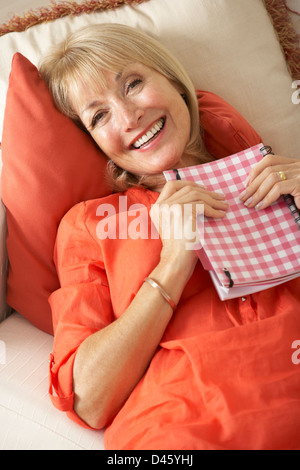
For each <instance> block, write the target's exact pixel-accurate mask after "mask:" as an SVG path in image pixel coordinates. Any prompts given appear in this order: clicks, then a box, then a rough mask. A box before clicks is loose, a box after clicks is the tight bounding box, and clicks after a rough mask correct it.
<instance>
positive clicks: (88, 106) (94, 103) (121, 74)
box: [81, 70, 124, 115]
mask: <svg viewBox="0 0 300 470" xmlns="http://www.w3.org/2000/svg"><path fill="white" fill-rule="evenodd" d="M123 73H124V70H122V71H121V72H119V73H118V74H117V75H116V77H115V82H116V83H117V82H119V81H120V79H121V78H122V76H123ZM99 104H101V101H99V100H93V101H91V102H90V103H89V104H88V105H87V106H86V107H85V108H84V109H83V111H82V112H81V115H83V114H84V113H86V112H87V111H89V110H90V109H92V108H95V107H97V106H99Z"/></svg>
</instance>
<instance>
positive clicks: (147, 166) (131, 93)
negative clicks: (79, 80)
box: [71, 64, 191, 175]
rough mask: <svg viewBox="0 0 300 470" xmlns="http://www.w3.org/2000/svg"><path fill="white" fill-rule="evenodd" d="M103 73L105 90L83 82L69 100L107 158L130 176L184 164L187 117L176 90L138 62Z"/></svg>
mask: <svg viewBox="0 0 300 470" xmlns="http://www.w3.org/2000/svg"><path fill="white" fill-rule="evenodd" d="M104 77H105V80H106V86H105V87H104V88H101V87H100V86H99V90H94V87H90V88H89V87H87V86H86V84H82V85H81V86H80V87H79V93H78V94H77V96H71V102H72V105H73V109H74V110H75V111H76V113H77V114H78V116H79V117H80V119H81V121H82V123H83V124H84V126H85V127H86V128H87V130H88V131H89V132H90V134H91V136H92V137H93V139H94V140H95V142H96V143H97V144H98V145H99V147H100V148H101V149H102V151H103V152H104V153H105V154H106V155H107V156H108V158H110V159H111V160H112V161H113V162H114V163H115V164H116V165H118V166H120V167H121V168H123V169H124V170H127V171H129V172H130V173H133V174H135V175H158V174H161V173H162V171H164V170H167V169H171V168H179V167H182V166H185V154H184V152H185V148H186V146H187V144H188V141H189V138H190V132H191V119H190V113H189V110H188V107H187V105H186V103H185V101H184V99H183V98H182V96H181V94H180V90H178V89H177V88H176V87H175V85H173V83H171V82H170V81H169V80H168V79H167V78H165V77H164V76H163V75H161V74H160V73H158V72H156V71H154V70H153V69H151V68H149V67H146V66H144V65H142V64H131V65H129V66H127V67H125V69H123V70H122V71H120V73H114V72H104Z"/></svg>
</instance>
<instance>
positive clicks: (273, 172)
mask: <svg viewBox="0 0 300 470" xmlns="http://www.w3.org/2000/svg"><path fill="white" fill-rule="evenodd" d="M283 194H290V195H291V196H293V197H294V199H295V204H296V206H297V207H298V209H300V160H295V159H293V158H286V157H279V156H277V155H267V156H266V157H265V158H263V160H262V161H261V162H260V163H258V164H257V165H255V167H253V169H252V170H251V172H250V174H249V177H248V179H247V181H246V190H245V191H243V192H242V194H241V195H240V199H241V201H243V202H244V203H245V205H246V206H247V207H255V208H256V209H257V210H259V209H266V208H267V207H268V206H270V205H271V204H272V203H273V202H275V201H277V199H279V197H280V196H281V195H283Z"/></svg>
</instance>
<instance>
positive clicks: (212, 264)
mask: <svg viewBox="0 0 300 470" xmlns="http://www.w3.org/2000/svg"><path fill="white" fill-rule="evenodd" d="M262 147H263V144H260V145H256V146H254V147H251V148H250V149H247V150H245V151H243V152H240V153H237V154H235V155H232V156H230V157H226V158H224V159H222V160H217V161H214V162H211V163H206V164H203V165H198V166H194V167H189V168H182V169H180V170H177V171H175V170H170V171H166V172H165V173H164V174H165V178H166V180H167V181H170V180H176V179H184V180H189V181H194V182H196V183H199V184H201V185H203V186H206V187H207V189H208V190H210V191H215V192H223V193H224V194H225V195H226V198H227V202H228V203H229V204H230V208H229V209H228V211H227V214H226V216H225V218H224V219H212V218H206V217H205V218H204V239H201V240H200V242H201V245H202V249H201V250H199V252H198V253H199V258H200V260H201V261H202V264H203V266H204V267H205V269H208V270H209V271H211V274H212V277H213V280H214V282H215V284H216V283H217V284H219V285H220V286H221V287H222V286H223V287H225V288H227V289H229V290H230V288H233V287H235V288H236V287H239V286H260V288H256V289H252V292H256V291H258V290H263V289H264V288H267V287H264V286H266V285H268V287H270V284H273V285H275V284H276V283H277V284H280V283H282V282H285V281H287V280H290V279H292V278H295V277H297V276H300V230H299V228H298V225H297V223H296V222H295V219H294V218H293V216H292V213H291V207H288V205H287V203H286V201H285V200H284V198H283V197H282V198H280V200H279V201H277V202H276V203H274V204H273V205H272V206H271V207H269V208H267V209H265V210H262V211H257V210H256V209H255V208H250V209H249V208H247V207H246V206H245V205H244V203H243V202H241V201H240V199H239V195H240V194H241V193H242V191H243V190H244V189H245V181H246V179H247V176H248V175H249V173H250V170H251V168H252V167H253V166H254V165H255V164H257V163H258V162H259V161H260V160H261V159H262V158H263V154H262V152H261V149H262ZM200 232H203V230H202V231H200ZM274 283H275V284H274ZM250 292H251V290H250ZM236 296H238V295H236ZM232 297H235V296H234V295H232V296H231V298H232Z"/></svg>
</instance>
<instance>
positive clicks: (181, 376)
mask: <svg viewBox="0 0 300 470" xmlns="http://www.w3.org/2000/svg"><path fill="white" fill-rule="evenodd" d="M40 72H41V75H42V77H43V78H44V80H45V81H46V83H47V84H48V86H49V88H50V90H51V92H52V94H53V97H54V100H55V102H56V105H57V107H58V108H59V109H60V110H61V111H62V112H63V113H64V114H66V115H67V116H69V117H71V118H72V119H73V120H74V121H75V122H76V123H77V124H78V125H79V126H80V127H82V128H83V129H84V130H85V131H87V132H89V133H90V135H91V137H92V138H93V139H94V140H95V142H96V143H97V144H98V145H99V147H100V148H101V149H102V151H103V152H104V153H105V154H106V155H107V157H108V159H109V164H108V170H109V174H110V177H111V178H113V180H114V183H115V186H116V188H117V189H119V190H122V191H125V192H123V193H122V194H121V195H120V194H113V195H112V196H110V197H108V198H105V199H104V200H101V201H100V200H98V201H89V202H86V203H82V204H79V205H78V206H76V207H75V208H73V209H72V210H71V211H70V213H69V214H67V216H66V217H65V218H64V220H63V222H62V224H61V227H60V229H59V233H58V239H57V250H56V265H57V270H58V273H59V277H60V281H61V289H60V290H59V291H57V292H55V293H54V294H53V295H52V296H51V299H50V303H51V306H52V311H53V318H54V326H55V345H54V351H53V363H52V364H51V383H52V387H53V388H54V390H55V393H56V394H57V396H56V397H53V402H54V403H55V404H56V405H57V406H58V407H59V408H60V409H62V410H63V411H66V412H68V414H69V416H70V417H71V418H72V419H74V420H75V421H77V422H79V423H80V424H82V425H84V426H89V427H92V428H94V429H101V428H103V427H105V426H107V425H109V424H111V423H112V424H111V425H110V427H109V428H108V430H107V431H106V446H107V448H114V449H117V448H127V449H134V448H135V449H142V448H150V449H151V448H153V449H157V448H162V449H167V448H168V449H172V448H173V449H179V448H180V449H181V448H190V449H211V448H243V447H245V446H246V447H247V446H248V447H249V448H268V447H273V448H276V447H278V448H280V447H285V446H292V448H293V447H296V446H297V445H298V446H299V447H300V445H299V442H298V441H299V439H298V438H294V437H293V435H294V434H293V433H294V432H295V430H296V431H297V432H296V435H297V433H298V436H299V433H300V427H299V426H300V425H299V423H300V419H299V418H300V397H299V394H298V395H297V394H296V393H295V383H298V384H299V369H297V368H295V366H294V364H291V360H290V358H291V349H290V348H291V344H292V342H293V340H296V339H299V338H297V337H295V335H296V336H297V334H298V336H300V331H299V326H300V325H299V318H298V316H297V312H298V313H299V311H300V300H299V295H298V291H297V288H298V289H299V280H296V281H294V282H291V283H287V284H285V285H284V286H283V287H280V288H278V289H271V290H269V291H265V292H262V293H259V294H254V295H253V296H249V297H248V298H246V299H234V300H231V301H228V302H221V301H220V300H219V299H218V297H217V294H216V292H215V290H214V288H213V286H212V284H211V281H210V278H209V276H208V274H207V273H206V272H205V271H204V270H203V269H202V267H201V265H200V263H198V258H197V255H196V253H195V251H193V250H187V249H186V243H187V241H190V239H189V240H188V238H189V237H188V236H186V238H184V237H182V238H178V237H175V236H174V235H173V234H174V227H175V224H176V220H177V218H176V216H172V209H173V208H174V206H176V207H177V209H178V207H179V208H180V210H181V211H182V212H183V211H184V207H185V206H186V205H187V204H189V205H192V207H193V209H194V210H193V215H192V218H193V223H195V218H196V214H197V210H196V209H197V204H202V205H204V213H205V215H206V216H207V217H214V218H222V217H224V215H225V214H226V211H227V210H228V204H227V202H226V201H225V198H224V196H223V195H220V194H218V193H212V192H209V191H207V190H206V189H205V188H203V187H199V186H197V185H195V184H192V183H188V182H183V181H177V182H175V183H168V184H165V180H164V177H163V175H162V172H163V171H164V170H167V169H175V168H180V167H185V166H190V165H193V164H196V163H203V162H208V161H210V160H212V157H211V156H210V155H209V154H208V152H207V151H206V150H205V148H204V145H203V142H202V139H201V134H200V127H199V113H198V106H197V99H196V95H195V91H194V89H193V85H192V83H191V81H190V79H189V78H188V76H187V74H186V73H185V71H184V70H183V68H182V67H181V66H180V64H179V63H178V62H177V61H176V60H175V59H174V58H173V57H172V56H171V55H170V54H169V53H168V52H167V51H165V49H164V48H162V47H161V46H160V45H159V44H158V43H157V42H156V41H154V40H152V39H151V38H149V37H148V36H145V35H144V34H141V33H139V32H137V31H136V30H134V29H131V28H128V27H125V26H120V25H102V26H93V27H88V28H84V29H83V30H81V31H79V32H77V33H75V34H74V35H72V36H70V38H69V39H68V40H67V41H66V42H65V43H64V44H63V45H61V46H59V47H57V48H56V49H55V50H54V51H53V52H52V53H51V54H49V56H47V57H46V58H45V60H44V61H43V63H42V65H41V67H40ZM279 172H283V173H279ZM279 174H280V175H284V178H282V179H281V178H279ZM246 183H247V185H246V186H247V187H246V190H245V192H244V193H243V194H242V195H241V199H242V200H243V201H244V202H245V204H247V205H248V206H249V207H254V206H256V207H257V209H258V210H259V209H262V208H265V207H267V206H268V205H270V204H271V203H272V202H274V201H275V200H276V199H277V198H278V197H279V196H280V195H281V194H285V193H290V194H292V195H293V196H294V197H295V201H296V204H297V206H298V207H299V208H300V164H299V161H297V160H293V159H290V158H284V157H272V158H268V157H267V158H265V159H264V160H263V162H262V163H260V164H259V165H257V166H256V167H255V168H254V169H253V170H252V172H251V174H250V175H249V178H248V181H247V182H246ZM124 196H126V198H127V199H126V203H127V207H129V208H130V207H134V206H133V205H134V204H137V203H139V204H142V205H143V207H144V208H145V212H146V213H145V214H144V215H145V217H144V219H143V220H144V222H145V224H146V226H147V228H148V229H149V227H150V225H151V224H148V222H149V221H150V219H151V222H152V223H154V225H155V227H156V228H157V230H158V232H159V234H160V238H159V237H151V236H148V237H146V236H145V237H140V238H137V239H133V237H130V236H128V233H126V236H121V230H124V227H125V230H127V229H128V227H129V226H130V223H131V222H134V221H135V220H136V215H135V212H134V211H130V210H129V211H125V212H124V211H123V210H121V209H120V200H121V199H120V198H121V197H124ZM122 201H123V199H122ZM108 206H109V207H113V208H114V211H112V215H111V217H110V218H108V217H106V216H107V212H105V210H104V209H105V208H107V207H108ZM162 206H163V207H164V210H166V207H167V208H168V212H169V214H168V215H170V218H169V220H170V224H171V227H170V228H171V231H170V233H171V236H165V232H164V230H163V221H164V220H165V219H164V218H165V217H166V213H165V212H164V213H163V217H162V209H161V208H162ZM103 208H104V209H103ZM108 219H109V220H108ZM109 221H112V222H113V224H114V227H115V228H116V232H115V234H116V236H113V237H108V238H105V237H102V238H101V237H99V236H97V234H99V233H100V232H101V233H103V232H105V230H106V228H107V225H108V223H109ZM124 224H125V225H124ZM182 224H190V220H187V219H185V218H183V222H182ZM183 228H189V229H190V228H191V227H190V226H188V227H183ZM190 232H192V233H193V231H191V230H190ZM183 233H185V234H186V233H187V231H184V230H183ZM122 235H124V233H123V232H122ZM270 328H271V329H272V334H271V333H270ZM279 331H280V334H281V335H283V341H282V343H280V345H278V338H276V337H275V336H276V334H277V332H279ZM275 332H276V333H275ZM274 335H275V336H274ZM256 342H257V343H256ZM228 345H230V347H229V346H228ZM227 346H228V349H227ZM275 346H276V349H275V351H274V348H275ZM254 350H255V354H254V353H253V358H251V360H250V359H249V354H250V355H251V351H254ZM273 354H274V357H273ZM282 354H285V362H284V364H281V363H280V365H276V364H277V362H278V357H282ZM221 357H224V361H225V362H224V363H221V362H220V358H221ZM262 364H263V367H264V368H265V369H264V372H263V370H262V369H261V370H260V368H261V367H262ZM216 366H217V369H216ZM212 372H213V373H212ZM203 374H204V375H203ZM207 374H208V376H207V378H205V375H207ZM210 374H212V375H210ZM244 374H246V377H245V375H244ZM263 377H267V380H266V381H265V380H264V379H263ZM229 382H230V383H229ZM214 390H215V392H214ZM275 390H276V392H275ZM254 397H255V398H254ZM274 420H275V421H276V422H277V423H278V425H279V429H278V430H275V431H274ZM256 423H259V427H260V429H259V431H257V428H256ZM286 423H290V424H289V428H287V425H286ZM291 423H293V426H294V429H293V431H292V429H291ZM297 423H298V424H297ZM295 427H296V428H297V429H295ZM120 429H121V430H122V432H120ZM241 431H243V432H241ZM244 433H246V434H247V436H245V434H244ZM297 439H298V440H297Z"/></svg>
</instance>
